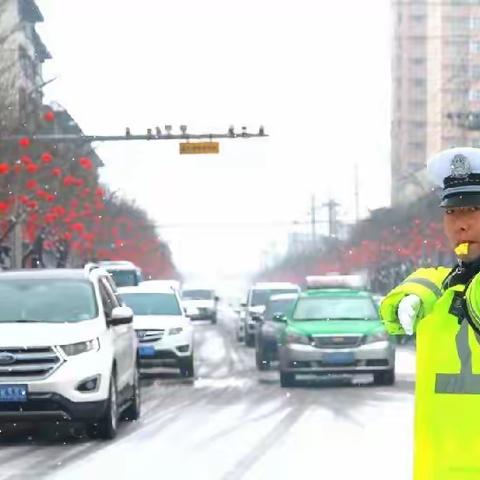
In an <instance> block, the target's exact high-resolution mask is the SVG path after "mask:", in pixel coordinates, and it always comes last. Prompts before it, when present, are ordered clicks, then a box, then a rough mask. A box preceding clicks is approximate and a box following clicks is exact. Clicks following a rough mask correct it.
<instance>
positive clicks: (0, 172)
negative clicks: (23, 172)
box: [0, 163, 10, 175]
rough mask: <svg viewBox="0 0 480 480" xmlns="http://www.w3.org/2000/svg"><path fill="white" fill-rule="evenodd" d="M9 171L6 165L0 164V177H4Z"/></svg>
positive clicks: (8, 166)
mask: <svg viewBox="0 0 480 480" xmlns="http://www.w3.org/2000/svg"><path fill="white" fill-rule="evenodd" d="M9 171H10V165H8V163H0V175H6V174H7V173H8V172H9Z"/></svg>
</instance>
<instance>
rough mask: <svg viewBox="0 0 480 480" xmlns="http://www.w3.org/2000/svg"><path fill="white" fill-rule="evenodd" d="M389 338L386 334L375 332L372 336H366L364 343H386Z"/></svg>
mask: <svg viewBox="0 0 480 480" xmlns="http://www.w3.org/2000/svg"><path fill="white" fill-rule="evenodd" d="M389 338H390V337H389V335H388V333H387V332H385V331H380V332H375V333H374V334H372V335H367V338H366V340H365V343H375V342H386V341H387V340H388V339H389Z"/></svg>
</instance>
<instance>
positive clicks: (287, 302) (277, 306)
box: [265, 298, 295, 319]
mask: <svg viewBox="0 0 480 480" xmlns="http://www.w3.org/2000/svg"><path fill="white" fill-rule="evenodd" d="M294 303H295V298H289V299H286V298H283V299H281V300H280V299H279V300H270V301H269V302H268V305H267V310H266V311H265V318H267V319H271V318H273V316H274V315H276V314H279V313H281V314H283V315H286V314H287V313H289V312H290V311H291V309H292V307H293V305H294Z"/></svg>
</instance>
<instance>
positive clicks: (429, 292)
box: [380, 267, 451, 335]
mask: <svg viewBox="0 0 480 480" xmlns="http://www.w3.org/2000/svg"><path fill="white" fill-rule="evenodd" d="M450 270H451V269H450V268H447V267H438V268H420V269H418V270H416V271H415V272H413V273H412V274H411V275H409V276H408V277H407V278H406V279H405V280H404V281H403V282H402V283H401V284H400V285H398V286H396V287H395V288H394V289H393V290H392V291H391V292H390V293H389V294H388V295H387V296H386V297H385V298H384V299H383V301H382V303H381V305H380V315H381V317H382V320H383V322H384V324H385V328H386V329H387V331H388V333H389V334H390V335H404V334H405V331H404V329H403V327H402V326H401V325H400V322H399V320H398V314H397V312H398V305H399V303H400V302H401V300H402V299H403V298H404V297H406V296H407V295H416V296H417V297H419V298H420V300H421V301H422V306H421V308H420V311H419V314H418V320H420V319H421V318H423V317H424V316H425V315H428V314H429V313H430V312H431V311H432V309H433V307H434V305H435V303H436V301H437V300H438V299H439V298H440V297H441V296H442V294H443V290H442V283H443V281H444V280H445V278H446V277H447V275H448V274H449V272H450Z"/></svg>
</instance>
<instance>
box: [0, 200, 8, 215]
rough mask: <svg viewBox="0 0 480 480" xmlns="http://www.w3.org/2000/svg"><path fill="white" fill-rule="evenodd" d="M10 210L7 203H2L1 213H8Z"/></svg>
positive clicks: (0, 206)
mask: <svg viewBox="0 0 480 480" xmlns="http://www.w3.org/2000/svg"><path fill="white" fill-rule="evenodd" d="M9 208H10V206H9V204H8V203H7V202H0V213H6V212H8V209H9Z"/></svg>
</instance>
